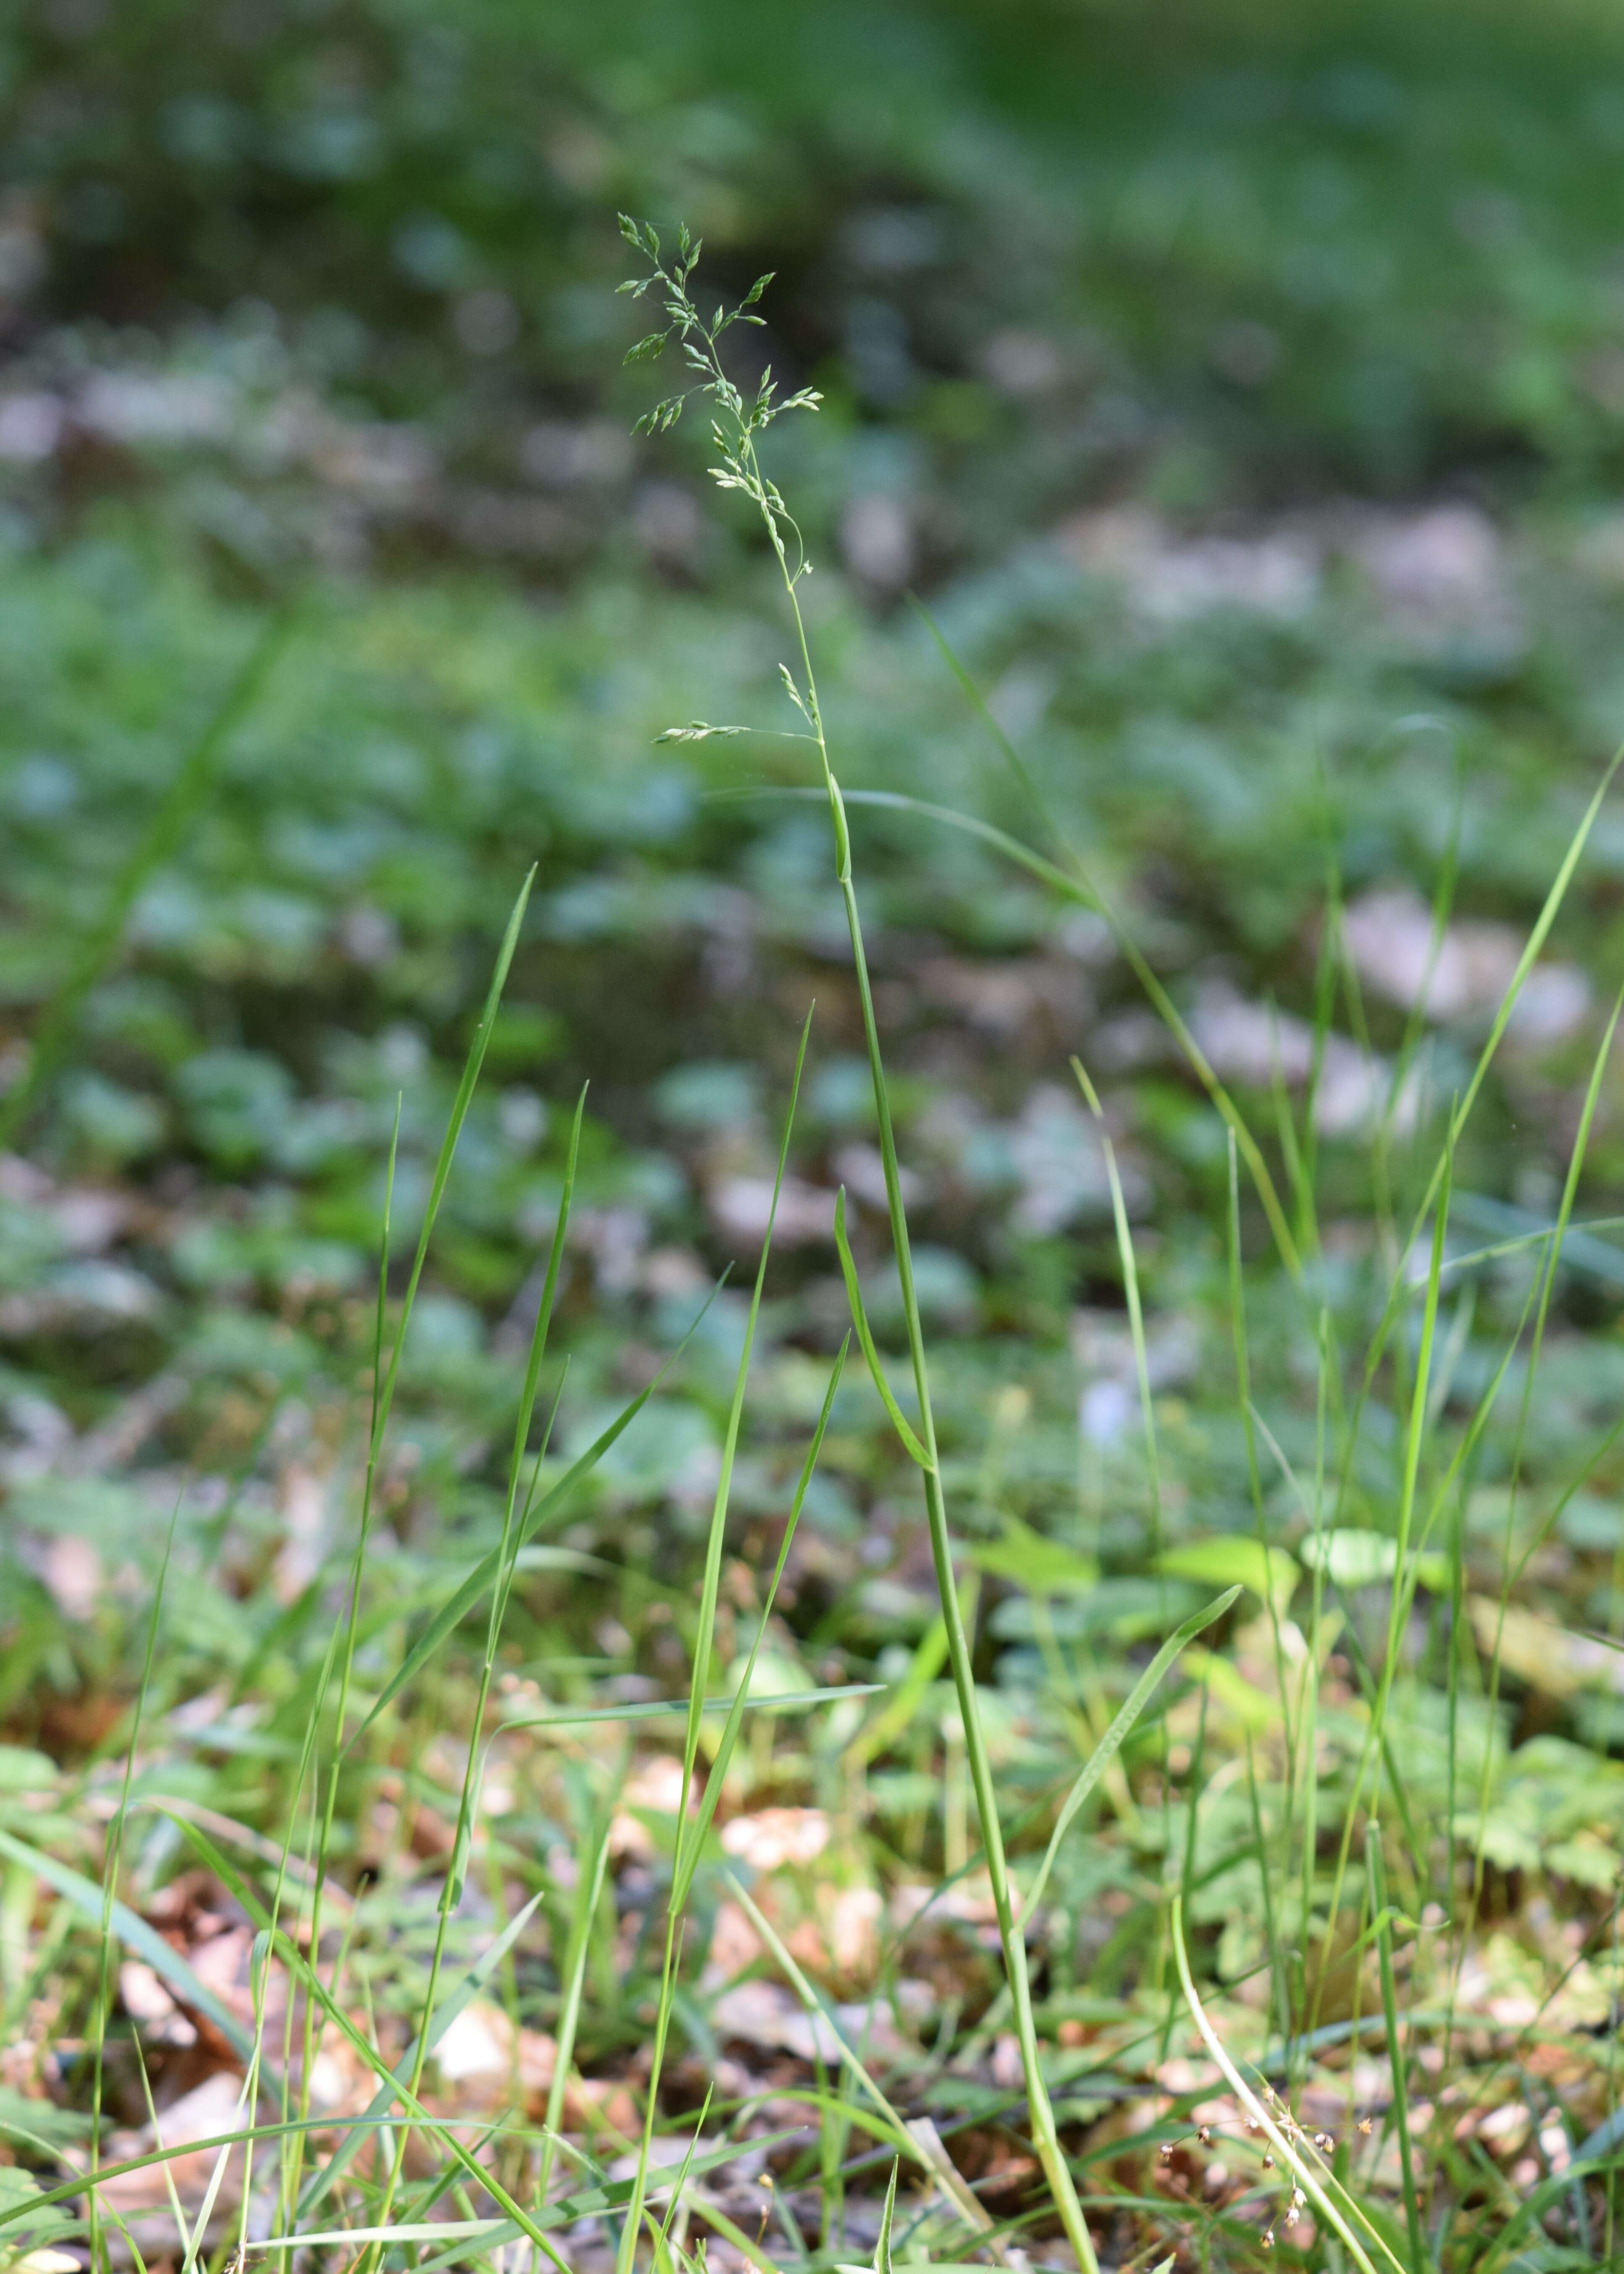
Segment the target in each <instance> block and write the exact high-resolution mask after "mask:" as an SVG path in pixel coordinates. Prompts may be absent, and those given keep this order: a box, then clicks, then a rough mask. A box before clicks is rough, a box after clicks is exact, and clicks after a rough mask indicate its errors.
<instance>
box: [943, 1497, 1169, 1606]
mask: <svg viewBox="0 0 1624 2274" xmlns="http://www.w3.org/2000/svg"><path fill="white" fill-rule="evenodd" d="M970 1560H971V1562H973V1563H974V1565H975V1567H976V1569H977V1570H979V1571H985V1572H988V1573H989V1575H990V1576H991V1577H993V1578H995V1579H1006V1580H1008V1581H1009V1583H1010V1584H1011V1586H1016V1587H1024V1588H1025V1589H1026V1593H1028V1594H1029V1595H1065V1594H1086V1593H1087V1592H1088V1591H1089V1589H1090V1588H1091V1587H1094V1586H1097V1585H1098V1584H1099V1578H1100V1567H1099V1565H1098V1564H1097V1563H1096V1562H1095V1561H1094V1557H1093V1556H1092V1555H1079V1554H1078V1552H1077V1550H1076V1548H1074V1547H1063V1546H1062V1544H1061V1542H1060V1541H1059V1540H1046V1539H1045V1538H1044V1537H1043V1534H1042V1533H1041V1532H1034V1530H1033V1529H1032V1526H1031V1525H1029V1524H1023V1523H1022V1522H1021V1520H1020V1518H1019V1517H1018V1516H1011V1517H1005V1518H1004V1537H1003V1538H1002V1540H989V1541H988V1542H986V1543H985V1544H984V1545H983V1546H981V1547H977V1548H976V1549H975V1550H974V1554H973V1555H972V1556H971V1559H970ZM1195 1576H1197V1577H1199V1576H1201V1575H1199V1574H1197V1575H1195Z"/></svg>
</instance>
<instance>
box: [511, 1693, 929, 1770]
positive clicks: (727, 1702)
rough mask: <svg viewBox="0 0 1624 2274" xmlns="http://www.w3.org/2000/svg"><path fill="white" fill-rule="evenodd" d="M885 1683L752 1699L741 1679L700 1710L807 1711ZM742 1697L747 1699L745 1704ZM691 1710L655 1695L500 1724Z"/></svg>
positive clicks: (683, 1702) (672, 1716)
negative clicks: (638, 1700) (734, 1687)
mask: <svg viewBox="0 0 1624 2274" xmlns="http://www.w3.org/2000/svg"><path fill="white" fill-rule="evenodd" d="M886 1686H887V1685H886V1684H885V1683H883V1682H848V1683H843V1684H841V1685H840V1686H838V1688H836V1689H833V1690H788V1691H785V1692H782V1693H779V1692H775V1693H774V1694H773V1695H772V1696H771V1698H750V1697H747V1696H746V1695H745V1690H744V1683H743V1682H742V1680H741V1683H740V1686H739V1688H738V1690H735V1691H734V1692H733V1694H732V1695H731V1696H730V1697H726V1698H702V1699H701V1700H700V1706H699V1710H700V1712H701V1713H746V1712H748V1713H809V1712H810V1711H811V1709H812V1707H813V1706H832V1705H834V1704H835V1703H836V1702H837V1700H838V1699H839V1698H878V1697H882V1696H883V1694H884V1691H885V1689H886ZM741 1698H744V1704H743V1705H742V1706H741V1704H740V1699H741ZM690 1711H691V1708H690V1707H689V1705H688V1699H687V1698H655V1699H653V1700H651V1701H650V1703H648V1704H647V1705H643V1706H582V1707H580V1708H579V1709H578V1710H577V1709H575V1708H573V1707H571V1706H560V1708H559V1711H558V1712H557V1713H526V1714H525V1715H524V1716H523V1719H522V1720H520V1721H504V1722H503V1723H502V1724H501V1727H502V1728H503V1729H578V1728H590V1727H592V1726H593V1725H595V1724H597V1723H598V1722H605V1721H680V1720H681V1719H682V1717H683V1716H684V1715H685V1714H687V1713H689V1712H690ZM724 1742H726V1740H724ZM712 1773H714V1772H712Z"/></svg>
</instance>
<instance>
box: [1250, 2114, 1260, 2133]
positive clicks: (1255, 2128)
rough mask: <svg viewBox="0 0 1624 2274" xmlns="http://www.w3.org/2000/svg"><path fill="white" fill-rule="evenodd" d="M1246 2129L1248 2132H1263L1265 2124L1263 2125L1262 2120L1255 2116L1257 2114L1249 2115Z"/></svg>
mask: <svg viewBox="0 0 1624 2274" xmlns="http://www.w3.org/2000/svg"><path fill="white" fill-rule="evenodd" d="M1246 2129H1247V2130H1248V2132H1261V2131H1262V2129H1263V2126H1262V2123H1261V2121H1260V2120H1259V2119H1258V2118H1257V2117H1255V2116H1249V2117H1248V2118H1247V2119H1246Z"/></svg>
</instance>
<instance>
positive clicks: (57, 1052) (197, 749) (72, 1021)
mask: <svg viewBox="0 0 1624 2274" xmlns="http://www.w3.org/2000/svg"><path fill="white" fill-rule="evenodd" d="M295 614H296V611H295V610H294V609H293V608H285V609H283V610H282V613H281V614H279V615H277V616H275V617H274V618H273V620H272V621H271V622H270V623H269V624H268V625H267V628H266V629H265V630H264V632H262V633H261V635H260V636H259V639H258V640H257V641H256V642H255V643H254V645H253V647H252V650H251V651H250V652H249V655H248V657H247V659H246V661H245V662H244V663H243V664H242V666H240V667H239V669H238V670H237V674H236V675H235V677H234V678H233V679H232V681H231V683H230V685H229V687H228V689H226V692H225V695H224V696H223V697H222V700H221V701H220V702H219V703H218V704H216V705H215V708H214V712H213V713H212V714H211V716H210V717H209V719H208V720H207V723H206V725H205V726H204V727H203V730H202V732H201V733H200V734H199V735H198V736H197V738H196V739H195V741H194V742H192V747H191V748H190V749H188V751H187V752H186V755H185V757H184V758H183V759H182V760H181V762H180V764H179V765H178V766H177V769H176V771H175V775H174V779H172V780H171V781H170V783H169V787H168V789H167V790H165V791H164V792H163V794H162V796H161V797H160V799H159V801H158V805H157V809H156V810H155V811H154V814H153V816H152V818H151V819H150V820H149V821H148V823H147V827H146V828H145V830H143V832H141V835H140V837H139V839H138V840H137V841H136V844H135V846H134V847H133V848H132V851H131V853H130V855H129V857H128V858H127V859H126V861H125V862H124V866H123V868H122V869H121V870H119V872H118V874H117V877H115V878H114V880H113V886H112V890H111V891H110V892H109V894H108V898H107V905H106V907H104V908H103V909H102V914H101V915H100V917H99V918H98V919H97V921H96V922H95V924H94V928H93V929H92V930H91V931H90V932H89V933H88V934H87V935H86V938H85V939H84V941H83V942H82V943H81V945H80V946H79V952H78V953H77V954H76V955H75V956H74V957H73V959H72V961H71V963H70V965H69V967H68V970H67V973H66V975H65V976H64V979H63V981H62V983H61V985H60V986H59V987H58V988H57V990H56V993H55V994H54V995H53V996H52V998H51V999H50V1001H49V1003H48V1004H47V1005H46V1007H45V1011H44V1013H43V1015H42V1016H41V1020H40V1023H39V1027H38V1028H37V1030H36V1032H35V1034H34V1047H33V1050H32V1051H31V1053H30V1056H29V1061H28V1068H27V1072H26V1073H25V1074H24V1076H23V1078H22V1080H21V1081H19V1083H18V1084H17V1085H16V1087H15V1088H13V1089H11V1091H10V1092H9V1093H8V1095H7V1096H6V1098H5V1101H4V1103H3V1104H0V1152H3V1151H5V1150H6V1149H8V1148H10V1146H11V1141H12V1140H13V1139H14V1138H15V1136H16V1134H17V1133H18V1131H19V1129H20V1128H21V1127H22V1125H23V1123H24V1121H25V1120H26V1118H27V1116H28V1114H29V1112H30V1111H32V1110H33V1107H34V1103H35V1101H36V1099H37V1098H38V1097H39V1096H40V1093H41V1090H42V1089H43V1088H45V1086H46V1084H47V1083H48V1082H49V1080H50V1078H51V1076H52V1075H53V1074H54V1073H56V1069H57V1067H58V1066H59V1065H61V1064H62V1061H63V1059H64V1058H65V1057H66V1055H67V1051H68V1049H69V1046H70V1044H71V1042H72V1040H73V1029H74V1028H75V1026H76V1025H77V1023H78V1020H79V1013H80V1011H81V1010H82V1009H83V1008H84V1005H85V998H86V996H87V995H88V994H89V993H90V990H91V989H92V988H93V987H94V985H95V983H96V982H97V981H98V980H99V979H100V978H101V976H102V973H103V972H104V971H105V970H106V969H107V968H108V966H109V963H111V961H112V960H113V958H114V957H115V956H116V955H117V953H118V948H119V944H120V942H121V941H122V940H123V938H124V926H125V924H126V923H127V922H129V919H130V912H131V910H132V908H133V907H134V906H135V904H136V901H137V900H139V898H140V896H141V893H142V892H144V891H145V890H146V887H147V884H148V883H149V882H150V881H151V879H152V877H154V875H155V874H156V873H157V871H158V870H160V869H161V868H162V866H163V864H164V862H166V861H169V860H172V859H173V858H174V856H175V855H176V853H177V851H178V850H179V847H180V844H181V840H182V839H183V838H184V835H185V832H186V828H187V825H188V824H189V823H190V822H191V821H192V819H193V818H194V817H195V816H196V815H197V814H198V813H199V811H200V810H201V809H202V807H203V805H204V803H205V802H206V801H207V798H208V796H209V794H210V793H211V791H212V790H213V788H214V779H215V775H216V773H217V772H218V770H219V765H220V760H221V757H222V754H223V752H224V750H225V747H226V744H227V742H229V740H230V738H231V735H232V734H234V733H235V731H236V729H237V727H239V726H240V725H241V723H242V721H243V719H244V718H245V717H246V716H247V714H248V712H250V711H251V710H252V708H253V705H254V703H255V701H256V699H257V698H258V696H259V690H260V689H261V688H262V687H263V686H264V685H265V682H266V681H267V678H268V677H269V676H270V673H271V668H272V666H273V665H274V663H275V661H276V659H277V658H278V657H279V656H280V655H281V653H282V650H283V648H284V647H285V646H286V645H287V644H288V639H289V635H290V633H291V632H292V629H293V626H294V620H295Z"/></svg>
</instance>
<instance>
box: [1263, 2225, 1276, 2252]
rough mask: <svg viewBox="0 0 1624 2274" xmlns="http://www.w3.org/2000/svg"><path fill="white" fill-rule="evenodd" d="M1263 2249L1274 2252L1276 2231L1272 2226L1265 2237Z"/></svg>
mask: <svg viewBox="0 0 1624 2274" xmlns="http://www.w3.org/2000/svg"><path fill="white" fill-rule="evenodd" d="M1263 2248H1265V2250H1273V2248H1274V2228H1273V2227H1272V2226H1271V2227H1270V2228H1269V2229H1268V2231H1267V2233H1266V2234H1265V2235H1264V2237H1263Z"/></svg>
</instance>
